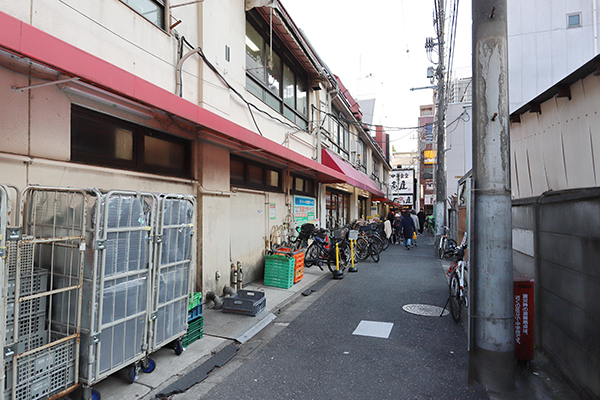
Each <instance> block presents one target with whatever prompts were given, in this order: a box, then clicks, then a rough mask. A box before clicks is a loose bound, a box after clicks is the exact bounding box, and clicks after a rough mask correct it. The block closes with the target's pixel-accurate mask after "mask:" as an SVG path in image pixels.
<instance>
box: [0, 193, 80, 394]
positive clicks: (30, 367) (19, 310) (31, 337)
mask: <svg viewBox="0 0 600 400" xmlns="http://www.w3.org/2000/svg"><path fill="white" fill-rule="evenodd" d="M86 199H87V195H86V193H85V192H84V191H83V190H79V189H72V188H57V187H43V186H29V187H26V188H25V189H23V191H22V192H21V193H20V199H19V200H18V201H19V211H20V213H19V216H18V217H19V218H18V224H17V226H18V228H11V230H10V233H9V234H10V237H9V239H10V241H11V243H10V246H8V247H9V257H8V265H7V266H6V265H5V271H7V272H8V274H7V275H8V281H12V282H14V285H12V284H10V285H9V284H8V282H7V279H6V278H7V277H6V276H5V279H4V282H5V283H7V286H6V287H8V290H9V293H8V296H7V307H6V308H5V311H6V313H5V318H3V320H4V321H5V323H6V325H7V326H6V331H7V338H6V339H7V340H6V342H7V343H8V345H7V346H6V347H5V353H4V357H5V365H4V366H5V368H6V371H5V372H6V374H5V376H6V381H5V385H6V386H5V387H6V392H5V393H3V394H4V397H5V398H10V399H13V400H25V399H27V400H29V399H31V400H35V399H42V398H43V399H47V398H51V399H54V398H59V397H62V396H65V395H66V394H68V393H70V392H71V391H73V390H75V389H76V388H77V387H78V380H79V379H78V369H79V342H80V333H81V328H80V327H81V305H82V287H83V286H82V272H83V253H84V252H85V248H86V242H85V226H86V225H85V221H86V207H85V203H86ZM59 210H60V211H59ZM15 253H16V254H15ZM6 267H7V268H6ZM13 288H14V289H13ZM13 290H14V292H13ZM9 305H11V306H12V307H9ZM9 311H10V313H9ZM11 313H12V315H9V314H11ZM10 319H12V321H10ZM9 322H10V323H11V326H12V329H11V326H9Z"/></svg>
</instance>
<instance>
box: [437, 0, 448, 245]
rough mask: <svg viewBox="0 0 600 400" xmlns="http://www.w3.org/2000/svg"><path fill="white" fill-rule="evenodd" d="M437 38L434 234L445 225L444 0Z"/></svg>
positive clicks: (441, 5)
mask: <svg viewBox="0 0 600 400" xmlns="http://www.w3.org/2000/svg"><path fill="white" fill-rule="evenodd" d="M437 3H438V6H437V15H436V18H437V40H438V51H439V62H438V67H437V79H438V84H437V87H438V92H437V99H436V100H437V164H436V174H435V176H436V178H435V187H436V205H435V236H436V238H437V237H439V236H441V235H443V234H444V231H443V228H442V227H443V226H444V225H446V154H445V152H444V147H445V143H446V126H445V125H446V121H445V120H446V90H445V82H444V80H445V75H446V74H445V71H444V68H445V66H444V57H445V56H446V54H445V51H444V24H445V23H446V16H445V11H444V0H437Z"/></svg>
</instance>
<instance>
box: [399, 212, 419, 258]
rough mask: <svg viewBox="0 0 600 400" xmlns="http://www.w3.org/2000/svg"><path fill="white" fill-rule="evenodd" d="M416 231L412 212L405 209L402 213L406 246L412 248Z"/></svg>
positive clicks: (408, 248)
mask: <svg viewBox="0 0 600 400" xmlns="http://www.w3.org/2000/svg"><path fill="white" fill-rule="evenodd" d="M414 232H416V229H415V222H414V221H413V219H412V218H411V216H410V212H408V211H405V212H404V214H403V215H402V235H403V236H404V248H405V249H406V250H410V245H411V242H412V238H413V233H414Z"/></svg>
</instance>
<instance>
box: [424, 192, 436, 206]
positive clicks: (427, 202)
mask: <svg viewBox="0 0 600 400" xmlns="http://www.w3.org/2000/svg"><path fill="white" fill-rule="evenodd" d="M433 204H434V201H433V195H425V205H426V206H431V205H433Z"/></svg>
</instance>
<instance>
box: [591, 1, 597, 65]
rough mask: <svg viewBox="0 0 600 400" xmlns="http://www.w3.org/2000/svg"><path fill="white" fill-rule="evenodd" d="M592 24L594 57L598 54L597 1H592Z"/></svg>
mask: <svg viewBox="0 0 600 400" xmlns="http://www.w3.org/2000/svg"><path fill="white" fill-rule="evenodd" d="M592 24H593V29H594V55H597V54H598V0H593V10H592Z"/></svg>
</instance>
